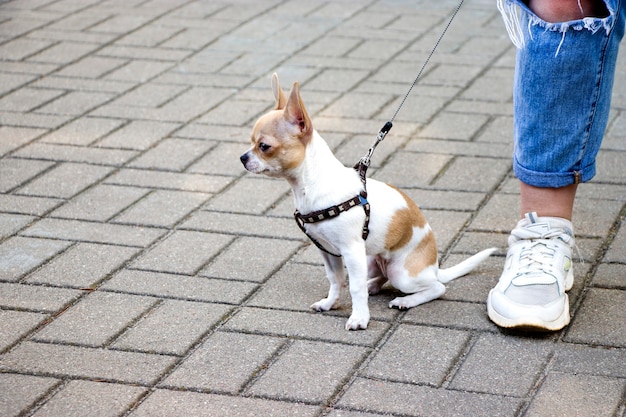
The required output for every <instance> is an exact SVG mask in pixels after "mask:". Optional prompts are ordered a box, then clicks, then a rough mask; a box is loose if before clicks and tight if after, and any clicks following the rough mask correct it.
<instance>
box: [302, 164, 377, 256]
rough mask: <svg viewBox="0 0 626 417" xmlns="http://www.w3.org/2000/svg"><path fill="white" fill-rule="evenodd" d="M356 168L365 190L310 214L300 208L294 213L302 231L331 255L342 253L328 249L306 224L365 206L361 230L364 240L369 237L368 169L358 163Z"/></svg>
mask: <svg viewBox="0 0 626 417" xmlns="http://www.w3.org/2000/svg"><path fill="white" fill-rule="evenodd" d="M354 169H355V170H356V171H357V172H358V173H359V176H360V177H361V182H362V183H363V191H361V192H360V193H359V195H357V196H355V197H352V198H351V199H349V200H346V201H344V202H343V203H340V204H337V205H335V206H331V207H328V208H326V209H323V210H317V211H314V212H311V213H308V214H301V213H300V212H299V211H298V210H296V211H295V212H294V213H293V217H294V219H295V220H296V224H297V225H298V227H299V228H300V230H302V232H303V233H304V234H305V235H307V237H308V238H309V239H310V240H311V242H313V243H314V244H315V246H317V247H318V248H319V249H320V250H322V251H324V252H326V253H328V254H329V255H332V256H336V257H340V256H341V255H337V254H334V253H332V252H330V251H328V250H327V249H326V248H324V246H322V244H321V243H320V242H319V241H318V240H316V239H315V238H314V237H313V236H311V235H310V234H309V233H308V232H307V231H306V227H304V225H305V224H306V223H317V222H321V221H324V220H328V219H332V218H334V217H337V216H339V215H340V214H341V213H343V212H344V211H348V210H350V209H351V208H353V207H357V206H363V210H364V211H365V220H363V230H362V232H361V237H362V238H363V240H366V239H367V236H368V235H369V222H370V203H369V201H367V189H366V188H365V185H366V184H365V181H366V180H365V178H366V177H365V173H366V171H367V166H366V165H364V164H362V163H360V162H359V163H358V164H357V165H355V167H354Z"/></svg>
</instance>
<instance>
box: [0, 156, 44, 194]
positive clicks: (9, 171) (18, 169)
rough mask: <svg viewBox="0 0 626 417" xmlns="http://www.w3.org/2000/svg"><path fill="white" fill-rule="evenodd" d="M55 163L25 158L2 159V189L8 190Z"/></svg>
mask: <svg viewBox="0 0 626 417" xmlns="http://www.w3.org/2000/svg"><path fill="white" fill-rule="evenodd" d="M53 165H54V163H52V162H45V161H29V160H23V159H12V158H7V159H2V161H0V191H1V192H8V191H11V190H12V189H14V188H16V187H18V186H20V185H22V184H24V183H25V182H27V181H28V180H30V179H32V178H33V177H35V176H37V175H39V174H41V173H42V172H44V171H45V170H47V169H49V168H50V167H52V166H53Z"/></svg>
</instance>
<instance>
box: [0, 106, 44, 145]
mask: <svg viewBox="0 0 626 417" xmlns="http://www.w3.org/2000/svg"><path fill="white" fill-rule="evenodd" d="M4 115H6V113H4V114H3V113H2V112H0V117H2V118H4ZM0 120H2V119H0ZM20 124H21V123H20ZM44 133H45V130H44V129H37V128H32V127H13V126H0V136H1V137H2V139H3V140H2V142H0V155H5V154H7V153H9V152H11V151H12V150H14V149H17V148H19V147H20V146H23V145H24V144H26V143H28V142H30V141H31V140H33V139H35V138H36V137H37V136H40V135H42V134H44Z"/></svg>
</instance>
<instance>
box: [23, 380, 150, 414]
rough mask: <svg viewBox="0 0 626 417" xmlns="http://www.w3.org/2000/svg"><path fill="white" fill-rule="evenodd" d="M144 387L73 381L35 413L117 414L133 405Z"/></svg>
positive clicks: (143, 390) (142, 392)
mask: <svg viewBox="0 0 626 417" xmlns="http://www.w3.org/2000/svg"><path fill="white" fill-rule="evenodd" d="M145 391H146V389H145V388H143V387H134V386H130V385H121V384H109V383H105V382H94V381H70V382H69V383H68V384H67V385H65V386H64V387H63V389H62V390H61V391H59V392H57V393H56V394H55V395H54V396H53V397H52V398H50V399H49V400H48V401H47V402H46V403H45V404H44V405H43V406H42V407H41V408H40V409H38V410H37V412H35V414H33V416H37V417H43V416H67V417H70V416H76V417H80V416H94V417H96V416H98V417H100V416H101V417H105V416H111V417H113V416H118V415H120V414H122V413H123V412H124V411H125V410H127V409H128V408H130V407H131V406H132V405H133V404H134V403H135V402H136V401H137V400H138V399H139V397H140V396H141V395H143V394H144V393H145Z"/></svg>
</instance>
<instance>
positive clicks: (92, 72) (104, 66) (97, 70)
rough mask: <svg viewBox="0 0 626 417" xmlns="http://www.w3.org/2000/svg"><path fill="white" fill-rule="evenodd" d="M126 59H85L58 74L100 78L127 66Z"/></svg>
mask: <svg viewBox="0 0 626 417" xmlns="http://www.w3.org/2000/svg"><path fill="white" fill-rule="evenodd" d="M126 62H127V61H126V60H124V59H115V58H102V57H97V56H96V57H91V56H89V57H85V58H83V59H81V60H80V61H78V62H76V63H74V64H71V65H69V66H67V67H65V68H63V69H62V70H61V71H59V72H58V73H57V74H58V75H60V76H63V77H78V78H100V77H102V76H103V75H105V74H107V73H109V72H111V71H113V70H114V69H116V68H118V67H121V66H122V65H125V64H126Z"/></svg>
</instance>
